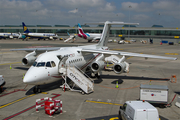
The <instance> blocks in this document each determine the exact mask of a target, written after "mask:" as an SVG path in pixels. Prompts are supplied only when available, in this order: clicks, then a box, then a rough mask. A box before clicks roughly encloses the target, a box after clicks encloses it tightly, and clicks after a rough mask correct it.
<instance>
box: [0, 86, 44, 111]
mask: <svg viewBox="0 0 180 120" xmlns="http://www.w3.org/2000/svg"><path fill="white" fill-rule="evenodd" d="M18 91H23V90H17V91H13V92H10V93H8V94H6V95H9V94H11V93H14V92H18ZM24 91H25V90H24ZM41 94H48V93H47V92H41ZM34 95H36V94H31V95H28V96H26V97H23V98H20V99H18V100H15V101H13V102H10V103H7V104H5V105H2V106H0V109H1V108H4V107H7V106H9V105H11V104H14V103H16V102H19V101H21V100H24V99H26V98H29V97H32V96H34ZM2 96H4V95H2ZM2 96H0V97H2Z"/></svg>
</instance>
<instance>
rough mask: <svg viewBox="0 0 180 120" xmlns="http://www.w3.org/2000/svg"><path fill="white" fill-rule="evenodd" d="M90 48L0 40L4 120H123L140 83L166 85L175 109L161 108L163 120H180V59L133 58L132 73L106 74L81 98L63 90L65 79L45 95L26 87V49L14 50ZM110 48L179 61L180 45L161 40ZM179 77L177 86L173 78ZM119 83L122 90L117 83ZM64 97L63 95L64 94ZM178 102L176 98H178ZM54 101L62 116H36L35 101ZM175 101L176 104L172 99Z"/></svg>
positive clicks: (44, 87)
mask: <svg viewBox="0 0 180 120" xmlns="http://www.w3.org/2000/svg"><path fill="white" fill-rule="evenodd" d="M87 44H96V43H88V42H87V41H86V40H82V39H78V40H76V41H75V42H74V43H64V42H63V41H59V40H56V41H49V40H46V41H44V40H41V41H37V40H36V39H30V40H28V41H22V40H18V39H14V40H13V39H7V40H0V74H1V75H4V79H5V81H6V84H5V85H4V87H3V92H2V93H0V119H2V120H9V119H11V120H59V119H61V120H70V119H71V120H118V111H119V107H120V106H121V105H123V103H124V102H125V101H129V100H139V97H140V88H139V87H140V85H141V84H150V85H166V86H168V88H169V94H168V103H171V102H172V103H171V106H170V107H166V108H160V107H159V106H156V108H157V109H158V112H159V115H160V118H161V120H179V119H180V108H178V107H177V106H175V102H176V101H177V97H178V96H179V94H180V87H179V86H180V76H179V67H180V60H179V59H178V60H175V61H174V60H163V59H150V58H149V59H144V58H139V57H128V58H127V60H126V61H127V62H128V63H129V64H130V72H129V73H123V74H115V73H114V72H113V71H103V72H102V75H101V79H96V78H94V92H93V93H91V94H85V95H82V94H81V93H79V92H72V91H65V92H64V91H63V90H62V89H61V88H60V87H59V86H60V85H61V84H62V80H59V81H57V82H54V83H51V84H48V85H42V86H40V88H41V90H42V91H43V92H42V93H38V94H34V93H33V92H32V90H33V87H34V86H33V85H26V84H24V83H23V75H24V74H25V73H26V71H27V70H28V68H29V67H28V66H23V65H22V63H21V60H22V58H23V57H24V56H25V55H26V54H27V52H25V51H10V49H14V48H31V47H36V46H41V47H43V46H45V47H47V46H48V47H49V46H51V47H57V46H59V47H64V46H79V45H87ZM108 46H109V48H110V49H111V50H119V51H124V52H135V53H142V54H152V55H161V56H169V57H176V58H180V44H175V45H168V44H162V45H160V43H159V41H155V42H154V43H153V44H149V43H147V44H142V43H140V42H139V41H137V42H134V43H131V44H118V43H117V42H112V43H108ZM172 75H176V78H177V81H176V83H173V82H172V81H171V80H174V79H171V76H172ZM117 81H118V88H117V85H116V82H117ZM59 95H60V96H59ZM175 95H176V97H175V99H174V100H173V98H174V96H175ZM45 97H53V98H54V99H60V100H62V103H63V104H62V110H63V113H62V114H59V113H57V114H54V115H53V116H52V117H50V116H49V115H47V114H45V110H44V108H41V109H39V112H36V108H35V104H36V99H41V98H45ZM172 100H173V101H172Z"/></svg>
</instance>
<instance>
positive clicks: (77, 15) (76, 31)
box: [75, 8, 78, 35]
mask: <svg viewBox="0 0 180 120" xmlns="http://www.w3.org/2000/svg"><path fill="white" fill-rule="evenodd" d="M76 13H77V15H76V16H77V17H76V24H77V18H78V8H76ZM76 24H75V25H76ZM77 30H78V24H77V27H76V35H77Z"/></svg>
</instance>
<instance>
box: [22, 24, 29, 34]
mask: <svg viewBox="0 0 180 120" xmlns="http://www.w3.org/2000/svg"><path fill="white" fill-rule="evenodd" d="M22 26H23V31H24V33H30V31H29V30H28V28H27V27H26V25H25V24H24V22H22Z"/></svg>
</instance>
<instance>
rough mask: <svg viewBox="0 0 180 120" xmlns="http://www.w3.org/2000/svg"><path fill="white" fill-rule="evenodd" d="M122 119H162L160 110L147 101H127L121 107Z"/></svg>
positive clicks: (120, 114) (120, 115)
mask: <svg viewBox="0 0 180 120" xmlns="http://www.w3.org/2000/svg"><path fill="white" fill-rule="evenodd" d="M119 119H120V120H160V119H159V114H158V110H157V109H156V108H155V107H154V106H152V105H151V104H150V103H148V102H146V101H126V102H125V103H124V105H123V106H120V109H119Z"/></svg>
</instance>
